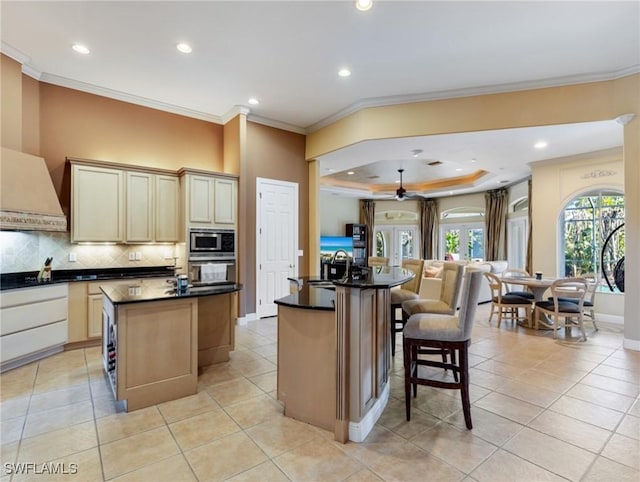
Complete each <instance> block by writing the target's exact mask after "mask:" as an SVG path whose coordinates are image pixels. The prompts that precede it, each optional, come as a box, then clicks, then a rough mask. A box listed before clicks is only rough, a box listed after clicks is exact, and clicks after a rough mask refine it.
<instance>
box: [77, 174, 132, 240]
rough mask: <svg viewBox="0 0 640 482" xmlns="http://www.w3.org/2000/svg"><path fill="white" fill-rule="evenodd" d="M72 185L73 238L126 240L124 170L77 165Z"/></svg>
mask: <svg viewBox="0 0 640 482" xmlns="http://www.w3.org/2000/svg"><path fill="white" fill-rule="evenodd" d="M71 186H72V189H71V198H72V199H71V225H72V228H71V241H72V242H79V241H95V242H122V241H124V226H125V223H124V176H123V172H122V171H121V170H118V169H107V168H103V167H94V166H83V165H74V166H73V168H72V171H71Z"/></svg>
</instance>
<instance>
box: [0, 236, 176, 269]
mask: <svg viewBox="0 0 640 482" xmlns="http://www.w3.org/2000/svg"><path fill="white" fill-rule="evenodd" d="M69 239H70V238H69V233H54V232H36V231H0V272H2V273H15V272H20V271H36V270H39V269H40V268H41V266H42V264H43V263H44V260H45V259H46V258H48V257H53V262H52V267H53V269H54V270H56V269H90V268H135V267H141V266H171V265H173V264H174V256H176V257H178V258H180V257H181V256H184V247H183V246H182V245H180V244H178V245H174V244H158V245H151V244H137V245H125V244H110V245H101V244H91V245H85V244H71V243H70V242H69ZM70 253H73V254H75V257H76V261H75V262H73V261H69V254H70ZM129 253H140V260H136V261H130V260H129ZM177 263H178V266H180V259H178V260H177Z"/></svg>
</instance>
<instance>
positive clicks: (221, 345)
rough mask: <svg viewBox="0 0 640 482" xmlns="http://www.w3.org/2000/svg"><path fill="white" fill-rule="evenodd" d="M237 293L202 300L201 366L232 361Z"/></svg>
mask: <svg viewBox="0 0 640 482" xmlns="http://www.w3.org/2000/svg"><path fill="white" fill-rule="evenodd" d="M237 301H238V295H237V293H229V294H225V295H218V296H208V297H203V298H199V299H198V366H201V367H202V366H207V365H212V364H214V363H220V362H224V361H229V352H230V351H231V350H233V349H234V347H235V329H234V328H235V320H236V318H237V317H238V312H237V308H236V307H237V305H238V303H237Z"/></svg>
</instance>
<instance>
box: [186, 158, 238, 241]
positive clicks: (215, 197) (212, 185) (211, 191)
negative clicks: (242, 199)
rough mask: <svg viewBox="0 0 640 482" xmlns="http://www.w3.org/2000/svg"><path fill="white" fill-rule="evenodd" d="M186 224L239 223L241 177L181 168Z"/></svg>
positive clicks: (202, 225) (217, 224) (231, 226)
mask: <svg viewBox="0 0 640 482" xmlns="http://www.w3.org/2000/svg"><path fill="white" fill-rule="evenodd" d="M180 174H181V175H182V181H181V186H182V190H183V202H184V215H185V224H186V227H187V228H188V227H205V228H214V227H223V228H233V227H234V226H235V224H236V209H237V202H238V201H237V200H238V180H237V179H236V178H234V177H227V176H222V175H213V174H212V175H207V174H203V173H200V172H195V173H194V172H188V171H186V170H181V171H180Z"/></svg>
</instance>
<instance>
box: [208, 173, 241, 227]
mask: <svg viewBox="0 0 640 482" xmlns="http://www.w3.org/2000/svg"><path fill="white" fill-rule="evenodd" d="M237 189H238V181H237V180H236V179H227V178H216V179H215V180H214V193H215V196H214V199H215V201H214V205H213V206H214V209H213V221H214V223H215V224H217V225H224V224H228V225H234V224H235V223H236V204H237V202H238V201H237V200H238V194H237Z"/></svg>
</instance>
